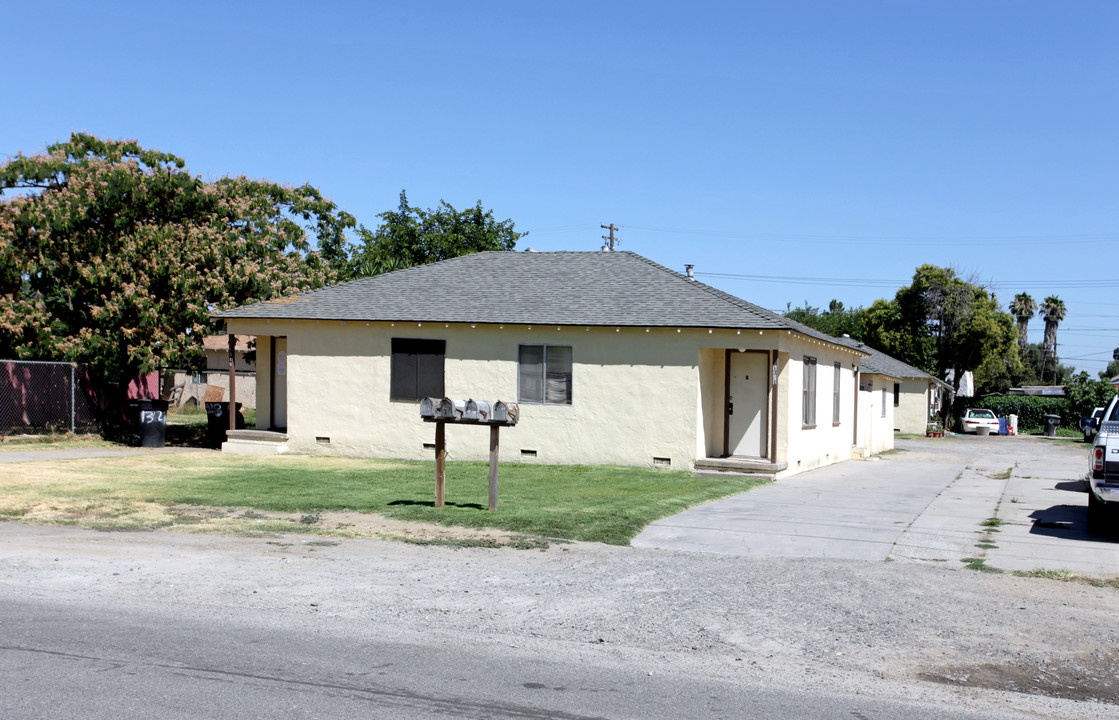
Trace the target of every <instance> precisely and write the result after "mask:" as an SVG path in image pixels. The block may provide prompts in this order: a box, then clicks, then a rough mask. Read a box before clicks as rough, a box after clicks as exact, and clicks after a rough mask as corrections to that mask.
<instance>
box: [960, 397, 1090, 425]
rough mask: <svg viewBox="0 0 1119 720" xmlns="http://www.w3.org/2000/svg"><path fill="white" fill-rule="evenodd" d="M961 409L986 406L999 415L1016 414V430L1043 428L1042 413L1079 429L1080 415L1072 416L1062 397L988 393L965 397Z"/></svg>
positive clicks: (1067, 404) (1065, 399) (1066, 402)
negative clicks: (981, 395)
mask: <svg viewBox="0 0 1119 720" xmlns="http://www.w3.org/2000/svg"><path fill="white" fill-rule="evenodd" d="M966 401H967V402H966V404H965V405H964V406H963V408H962V409H961V412H963V410H966V409H967V408H973V407H975V408H987V409H988V410H990V411H992V412H993V413H995V415H998V416H999V417H1006V416H1009V415H1017V416H1018V432H1020V433H1028V432H1039V431H1042V430H1044V429H1045V419H1044V418H1043V417H1042V415H1060V416H1061V423H1060V427H1063V428H1069V429H1070V430H1079V429H1080V417H1079V416H1077V417H1073V416H1072V415H1073V414H1072V412H1070V411H1069V402H1068V399H1067V398H1063V397H1037V396H1034V395H990V396H988V397H982V398H966Z"/></svg>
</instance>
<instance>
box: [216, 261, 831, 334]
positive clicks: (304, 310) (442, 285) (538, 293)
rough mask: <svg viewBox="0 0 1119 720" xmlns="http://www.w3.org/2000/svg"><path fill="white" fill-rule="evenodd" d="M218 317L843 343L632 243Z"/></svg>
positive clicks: (420, 272)
mask: <svg viewBox="0 0 1119 720" xmlns="http://www.w3.org/2000/svg"><path fill="white" fill-rule="evenodd" d="M214 317H216V318H219V319H238V318H246V319H247V318H272V319H297V320H354V321H401V322H408V321H411V322H456V323H458V322H476V323H508V324H540V325H599V326H634V327H638V326H645V327H649V326H653V327H719V328H742V329H790V330H796V331H797V332H800V333H803V334H805V335H809V336H810V337H814V338H817V339H821V340H827V341H829V342H834V343H836V344H839V342H838V340H837V339H836V338H833V337H831V336H830V335H827V334H825V333H821V332H819V331H816V330H813V329H812V328H809V327H807V326H804V325H801V324H800V323H797V322H794V321H792V320H789V319H788V318H785V317H783V316H781V315H778V314H776V313H773V312H770V311H769V310H766V309H764V308H761V307H758V306H757V305H754V304H752V303H748V302H746V301H745V300H742V299H740V298H737V297H735V296H733V295H729V294H727V293H724V292H722V291H721V290H717V289H715V288H713V287H710V286H708V285H704V284H703V283H701V282H697V281H695V280H692V279H689V278H688V277H687V276H685V275H683V274H681V273H677V272H674V271H672V270H669V269H668V268H666V267H663V266H661V265H658V264H657V263H655V262H653V261H652V260H649V259H648V258H645V257H642V256H640V255H637V254H635V253H632V252H613V253H611V252H512V251H508V252H480V253H475V254H472V255H464V256H462V257H457V258H452V259H450V260H444V261H442V262H437V263H432V264H430V265H422V266H419V267H414V268H409V269H407V270H398V271H396V272H392V273H387V274H384V275H377V276H375V277H370V278H362V279H360V280H354V281H352V282H348V283H343V284H340V285H333V286H331V287H326V288H322V289H321V290H315V291H312V292H307V293H303V294H300V295H293V296H291V297H287V298H281V299H277V300H270V301H267V302H261V303H256V304H254V305H246V306H244V307H240V308H235V309H232V310H226V311H224V312H218V313H215V314H214Z"/></svg>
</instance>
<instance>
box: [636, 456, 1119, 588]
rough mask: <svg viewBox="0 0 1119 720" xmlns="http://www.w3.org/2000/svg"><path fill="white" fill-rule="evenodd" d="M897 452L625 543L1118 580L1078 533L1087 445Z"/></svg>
mask: <svg viewBox="0 0 1119 720" xmlns="http://www.w3.org/2000/svg"><path fill="white" fill-rule="evenodd" d="M897 447H898V451H897V452H895V453H892V454H889V455H887V456H885V457H882V458H880V459H878V460H876V461H857V460H852V461H850V462H845V463H840V464H838V465H832V466H829V467H826V468H820V469H817V470H813V471H810V472H806V473H803V474H801V475H797V476H794V477H791V478H788V479H785V480H779V481H778V482H776V483H774V484H773V485H770V486H767V487H764V488H761V489H758V490H754V491H752V492H748V493H744V494H742V495H737V496H735V497H731V498H727V499H725V500H718V501H715V502H711V503H707V504H705V505H701V506H699V507H695V508H692V509H690V510H687V511H685V512H683V513H680V514H679V515H674V516H672V517H669V518H665V519H663V520H659V521H657V522H654V523H652V524H651V525H650V526H649V527H648V528H646V529H645V531H644V532H642V533H641V534H640V535H638V536H637V537H636V538H635V539H634V541H633V545H635V546H638V547H653V548H666V549H674V550H692V551H700V552H714V553H722V554H731V555H761V556H770V557H816V558H820V557H823V558H842V559H854V560H877V561H885V560H895V561H910V562H947V563H952V564H959V563H960V562H961V561H962V560H963V559H964V558H979V559H982V560H983V561H984V562H985V563H986V564H987V565H989V566H992V567H996V568H1000V569H1003V570H1038V569H1044V570H1071V571H1075V572H1081V573H1086V574H1092V575H1119V542H1117V541H1115V540H1101V539H1099V538H1093V537H1092V536H1089V535H1088V534H1087V531H1086V529H1085V523H1086V518H1085V515H1086V508H1087V502H1088V496H1087V493H1086V492H1084V484H1083V482H1081V480H1082V478H1083V477H1084V475H1085V473H1086V471H1087V463H1088V449H1087V446H1085V445H1081V444H1079V443H1076V444H1073V443H1065V442H1054V441H1049V440H1044V439H1042V438H1036V437H986V438H979V437H970V436H966V437H947V438H938V439H918V440H899V441H898V443H897ZM991 518H997V520H996V521H995V522H997V523H999V524H997V525H996V526H992V524H991V523H990V522H989V521H990V519H991ZM985 522H987V523H988V524H984V523H985Z"/></svg>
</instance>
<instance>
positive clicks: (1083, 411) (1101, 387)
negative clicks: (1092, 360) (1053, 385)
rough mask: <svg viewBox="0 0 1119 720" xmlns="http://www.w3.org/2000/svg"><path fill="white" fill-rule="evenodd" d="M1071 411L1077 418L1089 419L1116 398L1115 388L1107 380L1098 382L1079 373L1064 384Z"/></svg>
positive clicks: (1084, 373)
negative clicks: (1095, 411)
mask: <svg viewBox="0 0 1119 720" xmlns="http://www.w3.org/2000/svg"><path fill="white" fill-rule="evenodd" d="M1063 385H1064V386H1065V397H1066V398H1067V399H1068V404H1069V411H1070V412H1071V413H1072V416H1073V417H1075V418H1081V417H1089V416H1090V415H1091V414H1092V411H1093V410H1094V409H1096V408H1098V407H1102V406H1104V405H1106V404H1107V403H1108V402H1109V401H1110V400H1111V398H1113V397H1114V396H1115V388H1114V387H1113V386H1112V385H1111V383H1109V382H1107V381H1105V380H1096V379H1093V378H1091V377H1089V375H1088V373H1086V372H1083V371H1082V372H1079V373H1077V374H1076V375H1073V376H1072V377H1070V378H1069V379H1068V380H1067V381H1066V382H1064V383H1063Z"/></svg>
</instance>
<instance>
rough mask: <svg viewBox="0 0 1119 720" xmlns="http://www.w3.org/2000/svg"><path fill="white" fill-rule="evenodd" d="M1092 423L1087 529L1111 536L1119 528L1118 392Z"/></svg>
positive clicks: (1093, 532) (1097, 533) (1096, 533)
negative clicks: (1093, 437) (1092, 436)
mask: <svg viewBox="0 0 1119 720" xmlns="http://www.w3.org/2000/svg"><path fill="white" fill-rule="evenodd" d="M1091 425H1093V426H1094V429H1095V430H1096V438H1095V440H1094V441H1093V442H1092V454H1091V456H1090V458H1091V459H1090V460H1089V465H1088V469H1089V472H1088V532H1090V533H1092V534H1093V535H1110V534H1112V533H1115V532H1117V531H1119V395H1116V396H1115V397H1113V398H1112V399H1111V402H1110V403H1108V405H1107V408H1105V409H1104V411H1103V415H1102V416H1101V417H1100V419H1099V420H1096V419H1092V422H1091Z"/></svg>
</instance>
